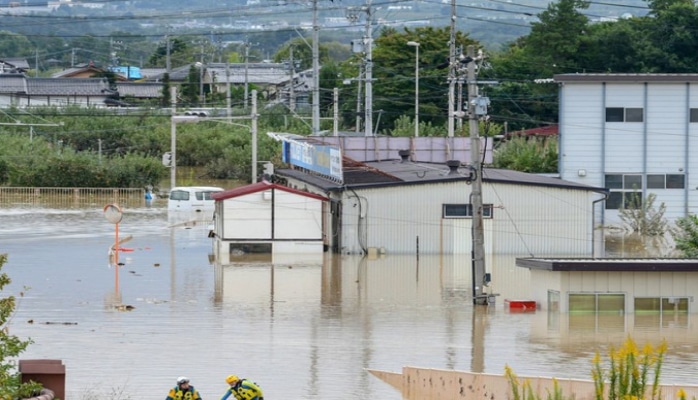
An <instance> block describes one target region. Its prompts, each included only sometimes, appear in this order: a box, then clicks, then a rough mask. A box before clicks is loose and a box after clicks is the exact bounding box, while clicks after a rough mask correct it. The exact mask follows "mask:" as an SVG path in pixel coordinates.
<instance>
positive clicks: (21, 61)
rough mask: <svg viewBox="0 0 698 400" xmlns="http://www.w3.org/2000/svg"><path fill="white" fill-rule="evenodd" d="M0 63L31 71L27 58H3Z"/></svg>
mask: <svg viewBox="0 0 698 400" xmlns="http://www.w3.org/2000/svg"><path fill="white" fill-rule="evenodd" d="M0 62H2V63H5V64H10V65H12V66H13V67H15V68H18V69H22V70H27V69H30V67H29V63H28V62H27V60H26V59H25V58H16V57H9V58H3V59H0Z"/></svg>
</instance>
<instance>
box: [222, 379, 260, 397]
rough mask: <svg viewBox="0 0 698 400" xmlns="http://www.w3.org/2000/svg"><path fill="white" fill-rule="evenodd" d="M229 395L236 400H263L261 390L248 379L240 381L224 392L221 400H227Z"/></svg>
mask: <svg viewBox="0 0 698 400" xmlns="http://www.w3.org/2000/svg"><path fill="white" fill-rule="evenodd" d="M231 394H232V395H233V397H235V399H237V400H264V397H263V394H262V389H261V388H260V387H259V386H257V384H256V383H254V382H252V381H250V380H248V379H240V380H239V381H238V382H237V383H236V384H235V386H231V387H230V389H228V391H226V392H225V394H224V395H223V397H222V398H221V400H227V398H228V397H229V396H230V395H231Z"/></svg>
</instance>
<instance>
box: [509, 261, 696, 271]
mask: <svg viewBox="0 0 698 400" xmlns="http://www.w3.org/2000/svg"><path fill="white" fill-rule="evenodd" d="M516 266H517V267H522V268H528V269H535V270H543V271H554V272H561V271H567V272H571V271H574V272H698V260H696V259H690V258H685V259H682V258H629V259H625V258H557V259H551V258H517V259H516Z"/></svg>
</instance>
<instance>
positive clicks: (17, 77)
mask: <svg viewBox="0 0 698 400" xmlns="http://www.w3.org/2000/svg"><path fill="white" fill-rule="evenodd" d="M26 92H27V84H26V80H25V76H24V75H23V74H0V93H26Z"/></svg>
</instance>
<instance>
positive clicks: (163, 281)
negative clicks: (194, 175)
mask: <svg viewBox="0 0 698 400" xmlns="http://www.w3.org/2000/svg"><path fill="white" fill-rule="evenodd" d="M187 218H189V219H188V220H187ZM184 219H185V220H182V219H180V218H179V216H177V217H173V216H172V215H168V214H167V212H166V211H165V210H164V209H162V208H158V207H152V208H149V209H146V208H144V209H131V210H124V218H123V221H122V223H121V225H120V229H121V232H122V234H123V235H132V237H133V239H132V240H131V241H129V243H128V245H129V247H131V248H133V252H129V253H125V254H123V255H122V257H123V258H122V261H123V262H124V266H123V267H121V268H122V270H120V272H121V274H120V277H121V284H120V286H119V288H120V292H119V293H115V292H114V284H113V279H114V278H113V277H114V271H113V270H112V269H110V268H109V266H108V260H107V249H108V247H109V246H110V245H111V244H112V243H113V240H114V238H113V229H114V227H113V225H111V224H109V223H108V222H107V221H105V220H104V217H103V215H102V210H101V209H94V210H92V209H89V210H77V211H76V210H36V209H29V210H21V209H0V226H2V227H3V229H2V230H0V252H3V253H9V262H8V264H7V266H6V269H5V270H6V272H8V273H9V274H10V276H11V277H12V279H13V283H12V286H11V287H10V290H11V291H12V292H15V293H16V292H19V291H20V290H23V288H24V286H31V290H29V291H28V295H27V297H26V298H24V299H22V301H21V302H20V304H19V309H18V313H17V315H16V316H15V318H14V319H13V321H12V323H11V326H10V328H11V331H12V333H14V334H17V335H20V336H23V337H26V336H29V337H32V338H33V339H34V341H35V343H34V344H32V345H31V346H30V347H29V350H28V351H27V352H26V353H25V355H24V356H25V358H49V359H54V358H55V359H61V360H63V361H64V363H65V365H66V367H67V370H68V387H67V390H68V396H69V399H71V400H74V399H80V398H84V397H86V393H95V392H98V393H110V392H111V390H112V388H118V389H121V390H123V391H124V395H125V396H126V395H128V396H130V397H131V398H138V399H145V400H149V399H161V398H162V397H163V396H164V395H165V393H166V391H167V390H168V388H169V387H170V386H171V385H173V380H174V379H175V378H176V377H177V376H180V375H186V376H189V377H190V378H191V379H192V383H193V384H194V385H195V386H196V387H197V389H199V390H200V391H201V393H202V396H203V397H204V398H205V399H208V398H213V397H218V396H220V395H221V394H222V393H223V390H225V384H224V382H223V379H224V377H225V376H226V375H228V374H230V373H235V374H238V375H242V376H246V377H249V378H251V379H254V380H255V381H256V382H258V383H259V384H260V385H262V387H263V388H264V390H265V393H266V394H267V396H268V397H269V398H290V399H320V398H322V399H351V398H367V397H378V398H384V399H396V400H397V399H399V398H400V395H399V393H397V392H396V391H395V390H394V389H393V388H391V387H389V386H388V385H386V384H384V383H382V382H380V381H379V380H377V379H376V378H374V377H372V376H370V375H369V374H368V373H366V372H365V369H367V368H370V369H382V370H389V371H399V370H400V369H401V368H402V367H403V366H406V365H411V366H419V367H429V368H452V369H459V370H465V371H474V372H487V373H497V374H499V373H503V371H504V366H505V365H510V366H511V367H512V368H514V370H515V371H516V373H517V374H519V375H540V376H557V377H571V378H581V379H588V378H589V376H590V373H589V371H590V365H591V359H592V357H593V354H594V352H595V351H597V350H599V351H602V352H604V351H605V350H607V349H608V347H609V346H612V345H614V346H618V345H619V344H620V343H622V341H623V340H625V338H626V337H627V335H628V334H631V335H632V336H633V337H634V338H636V340H637V341H638V342H639V343H643V342H650V343H654V344H656V343H659V341H661V340H662V339H665V338H666V339H667V341H668V343H669V350H668V355H667V359H666V361H665V365H664V371H665V373H664V374H663V377H662V381H663V382H666V383H693V384H695V383H698V378H696V377H694V376H693V373H692V369H691V368H692V367H693V366H694V365H695V363H696V361H698V346H697V344H698V335H697V334H696V332H695V330H696V327H695V323H694V322H693V320H692V318H691V315H688V316H685V315H684V316H675V315H673V314H672V315H662V316H658V315H649V316H632V315H585V316H576V315H573V316H569V315H566V314H556V313H551V314H549V313H542V312H534V313H516V312H511V311H509V310H507V309H505V307H504V301H503V300H504V299H507V298H515V299H525V298H526V297H527V294H528V292H529V288H530V285H531V282H530V277H529V274H528V271H527V270H526V269H523V268H518V267H515V265H514V263H515V257H514V256H506V257H501V256H498V257H489V258H488V259H487V265H488V268H490V271H488V272H490V273H491V274H492V283H491V286H490V289H489V290H490V291H491V292H493V293H499V294H500V296H499V297H498V298H497V303H496V304H495V305H494V306H490V307H477V308H473V306H472V301H471V294H472V289H471V281H470V270H471V268H470V263H469V262H465V261H464V260H462V259H459V258H450V257H439V256H425V255H421V256H420V258H419V259H416V258H415V257H411V256H398V255H390V254H388V255H385V256H382V257H377V258H373V259H369V258H361V257H355V256H338V257H334V256H330V255H324V257H323V259H322V260H321V261H320V262H318V263H314V264H313V263H307V262H294V260H292V259H285V260H275V261H278V262H275V263H273V264H270V263H260V262H251V261H246V262H230V260H226V262H225V263H222V262H220V261H221V260H217V259H216V257H213V254H215V251H214V248H213V245H212V242H211V239H209V238H208V237H207V234H208V229H209V220H208V217H207V216H203V215H197V216H194V217H193V218H190V217H186V218H184ZM116 305H130V306H132V307H133V308H132V309H130V310H125V309H119V308H118V307H116ZM30 320H31V321H33V323H28V321H30ZM561 366H564V368H561Z"/></svg>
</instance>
